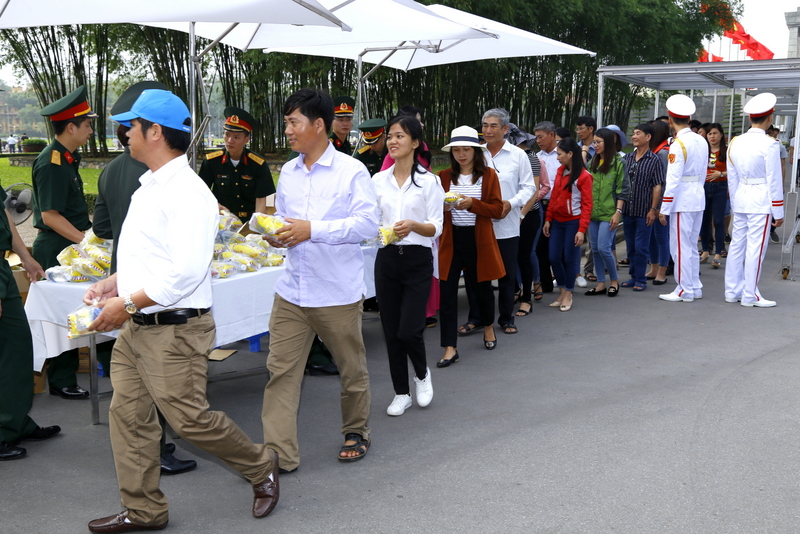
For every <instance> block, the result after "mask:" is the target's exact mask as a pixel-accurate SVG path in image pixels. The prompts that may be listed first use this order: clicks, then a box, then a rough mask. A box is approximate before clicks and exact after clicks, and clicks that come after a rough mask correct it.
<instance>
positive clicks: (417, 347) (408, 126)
mask: <svg viewBox="0 0 800 534" xmlns="http://www.w3.org/2000/svg"><path fill="white" fill-rule="evenodd" d="M387 130H388V134H387V136H386V146H387V147H388V149H389V153H390V154H391V155H392V157H393V158H394V164H393V165H392V166H391V167H389V168H388V169H386V170H385V171H380V172H378V173H377V174H375V176H374V177H373V180H372V181H373V184H374V186H375V193H376V196H377V199H378V208H379V211H380V215H381V225H382V226H392V227H393V229H394V233H395V234H397V237H398V238H399V241H397V242H395V243H392V244H390V245H387V246H386V247H384V248H382V249H380V250H378V256H377V258H376V259H375V292H376V296H377V297H378V302H380V307H381V325H382V326H383V334H384V337H385V338H386V351H387V353H388V356H389V371H390V374H391V376H392V384H393V386H394V392H395V397H394V400H392V403H391V404H390V405H389V407H388V408H387V410H386V413H388V414H389V415H394V416H397V415H402V414H403V412H405V410H406V409H407V408H409V407H410V406H411V404H412V400H411V390H410V388H409V384H408V361H409V360H410V361H411V365H412V366H413V368H414V375H415V376H414V382H415V383H416V397H417V404H419V405H420V406H421V407H425V406H427V405H428V404H430V402H431V400H432V399H433V386H432V384H431V376H430V370H429V369H428V365H427V363H426V355H425V340H424V339H423V331H424V330H425V305H426V303H427V301H428V294H429V293H430V284H431V276H432V275H433V255H432V253H431V243H432V241H433V240H434V239H436V238H437V237H438V236H439V235H440V234H441V233H442V221H443V213H442V205H443V203H444V191H443V190H442V188H441V187H440V186H439V181H438V180H437V179H436V177H435V176H434V175H433V174H431V173H430V172H428V171H426V170H425V169H424V168H423V167H422V166H421V165H420V164H419V163H418V162H417V159H416V158H417V156H418V155H419V152H420V151H421V150H422V126H421V125H420V122H419V121H418V120H417V119H416V118H415V117H411V116H408V115H400V116H397V117H394V118H392V119H391V120H390V121H389V124H388V127H387Z"/></svg>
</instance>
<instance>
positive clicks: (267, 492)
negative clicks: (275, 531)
mask: <svg viewBox="0 0 800 534" xmlns="http://www.w3.org/2000/svg"><path fill="white" fill-rule="evenodd" d="M279 471H280V466H279V465H278V453H277V452H276V453H275V462H274V463H273V465H272V480H270V479H269V478H268V479H266V480H265V481H263V482H261V483H259V484H253V495H254V498H253V517H258V518H261V517H267V516H268V515H269V513H270V512H271V511H272V510H273V509H274V508H275V505H276V504H278V497H280V494H281V488H280V484H279V483H278V475H279V474H280V473H279Z"/></svg>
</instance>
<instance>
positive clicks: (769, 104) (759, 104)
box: [725, 93, 783, 308]
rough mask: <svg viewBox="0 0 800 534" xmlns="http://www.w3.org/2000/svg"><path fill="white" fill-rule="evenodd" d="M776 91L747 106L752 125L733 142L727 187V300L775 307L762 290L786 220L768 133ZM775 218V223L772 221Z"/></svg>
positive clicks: (776, 156) (774, 150) (777, 151)
mask: <svg viewBox="0 0 800 534" xmlns="http://www.w3.org/2000/svg"><path fill="white" fill-rule="evenodd" d="M776 101H777V99H776V97H775V95H773V94H771V93H761V94H760V95H757V96H755V97H754V98H753V99H752V100H750V102H748V103H747V105H746V106H745V107H744V112H745V113H747V114H749V115H750V123H751V124H752V127H751V128H750V129H749V130H748V131H747V132H746V133H744V134H742V135H740V136H739V137H734V138H733V140H731V142H730V144H729V145H728V190H729V192H730V197H731V212H732V213H733V231H732V232H731V244H730V246H729V248H728V261H727V264H726V265H725V301H726V302H737V301H741V303H742V306H748V307H752V306H755V307H758V308H771V307H772V306H775V301H774V300H767V299H765V298H764V297H762V296H761V293H759V291H758V279H759V277H760V276H761V263H762V262H763V261H764V256H766V254H767V245H769V234H770V229H771V227H773V226H774V227H776V228H777V227H779V226H780V225H782V224H783V180H782V174H781V159H780V147H779V146H778V144H779V143H778V142H777V141H776V140H774V139H773V138H771V137H769V136H768V135H767V134H766V129H767V127H769V125H770V124H771V123H772V114H773V112H774V111H775V109H774V108H775V102H776ZM773 218H774V219H775V221H774V222H771V219H773Z"/></svg>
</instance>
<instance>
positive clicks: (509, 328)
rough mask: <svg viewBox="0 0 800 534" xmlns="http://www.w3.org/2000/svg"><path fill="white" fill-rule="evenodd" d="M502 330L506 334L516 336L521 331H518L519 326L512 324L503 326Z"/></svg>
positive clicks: (501, 326)
mask: <svg viewBox="0 0 800 534" xmlns="http://www.w3.org/2000/svg"><path fill="white" fill-rule="evenodd" d="M500 329H501V330H502V331H503V333H504V334H516V333H517V332H519V330H517V326H516V325H514V324H512V323H508V324H501V325H500Z"/></svg>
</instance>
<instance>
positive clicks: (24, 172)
mask: <svg viewBox="0 0 800 534" xmlns="http://www.w3.org/2000/svg"><path fill="white" fill-rule="evenodd" d="M8 162H9V159H8V158H0V185H1V186H2V187H3V189H5V188H7V187H8V186H10V185H12V184H16V183H19V182H24V183H26V184H32V183H33V182H32V179H31V168H30V167H12V166H10V165H9V164H8ZM80 172H81V178H82V179H83V191H84V193H93V194H95V195H96V194H97V179H98V178H99V177H100V169H81V171H80Z"/></svg>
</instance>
